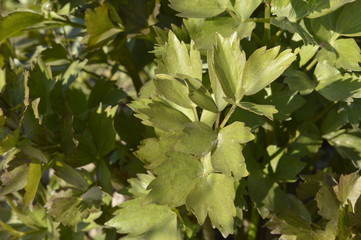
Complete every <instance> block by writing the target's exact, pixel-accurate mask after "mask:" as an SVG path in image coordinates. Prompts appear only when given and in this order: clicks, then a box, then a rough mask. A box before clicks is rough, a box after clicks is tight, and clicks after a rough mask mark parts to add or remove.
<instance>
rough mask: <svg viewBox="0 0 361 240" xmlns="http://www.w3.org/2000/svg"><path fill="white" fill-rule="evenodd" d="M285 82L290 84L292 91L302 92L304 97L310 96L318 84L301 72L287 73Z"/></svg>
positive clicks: (291, 71) (292, 71)
mask: <svg viewBox="0 0 361 240" xmlns="http://www.w3.org/2000/svg"><path fill="white" fill-rule="evenodd" d="M285 75H286V77H285V80H284V82H285V83H287V84H288V87H289V88H290V90H291V91H295V92H300V93H301V94H302V95H307V94H310V93H311V92H312V91H313V89H314V88H315V87H316V83H315V82H314V81H312V80H311V79H310V77H309V76H308V75H307V74H306V73H305V72H303V71H300V70H288V71H286V72H285Z"/></svg>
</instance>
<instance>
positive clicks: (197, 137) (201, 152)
mask: <svg viewBox="0 0 361 240" xmlns="http://www.w3.org/2000/svg"><path fill="white" fill-rule="evenodd" d="M178 139H179V140H178V142H177V143H176V144H175V145H174V150H176V151H179V152H184V153H188V154H192V155H195V156H196V157H199V156H205V155H207V153H209V152H210V151H211V150H212V148H213V147H214V146H215V145H216V141H217V134H216V133H215V132H214V131H213V129H212V128H210V127H209V126H208V125H206V124H205V123H202V122H192V123H188V124H186V125H185V127H184V129H183V134H181V135H180V136H179V137H178Z"/></svg>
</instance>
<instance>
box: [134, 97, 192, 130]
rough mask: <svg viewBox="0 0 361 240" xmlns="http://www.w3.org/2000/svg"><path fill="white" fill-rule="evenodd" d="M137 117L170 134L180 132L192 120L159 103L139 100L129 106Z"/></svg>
mask: <svg viewBox="0 0 361 240" xmlns="http://www.w3.org/2000/svg"><path fill="white" fill-rule="evenodd" d="M129 106H130V107H131V108H133V109H134V111H135V112H137V113H140V115H136V117H138V118H140V119H142V120H145V121H147V122H149V124H150V125H153V126H154V127H157V128H159V129H161V130H164V131H168V132H179V131H181V130H183V128H184V125H185V124H187V123H190V122H191V120H190V119H189V118H188V117H187V116H186V115H184V114H183V113H181V112H180V111H178V110H176V109H174V108H172V107H170V106H169V105H167V104H165V103H163V102H159V101H146V100H137V101H134V102H132V103H131V104H129Z"/></svg>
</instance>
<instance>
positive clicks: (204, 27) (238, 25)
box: [184, 17, 256, 50]
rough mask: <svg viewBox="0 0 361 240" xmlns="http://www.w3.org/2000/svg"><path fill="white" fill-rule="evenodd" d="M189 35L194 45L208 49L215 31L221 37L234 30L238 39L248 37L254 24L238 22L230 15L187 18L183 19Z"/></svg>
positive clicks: (212, 42) (228, 35) (214, 40)
mask: <svg viewBox="0 0 361 240" xmlns="http://www.w3.org/2000/svg"><path fill="white" fill-rule="evenodd" d="M184 25H185V26H186V28H187V30H188V32H189V35H190V36H191V38H192V40H193V41H194V42H195V47H196V48H199V49H201V50H203V49H205V50H210V49H212V46H213V45H214V43H215V42H216V33H219V34H220V35H222V36H223V37H231V35H232V34H233V33H234V32H237V36H238V38H240V39H243V38H248V39H249V38H250V37H251V35H252V32H253V30H254V28H255V27H256V24H255V23H254V22H240V21H239V20H236V19H234V18H231V17H216V18H211V19H203V18H189V19H186V20H184Z"/></svg>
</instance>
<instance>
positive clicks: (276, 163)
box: [267, 145, 306, 181]
mask: <svg viewBox="0 0 361 240" xmlns="http://www.w3.org/2000/svg"><path fill="white" fill-rule="evenodd" d="M267 152H268V155H269V156H270V157H271V159H270V162H269V163H270V167H271V169H272V173H271V174H270V175H271V176H273V177H274V178H276V179H279V180H281V181H295V180H296V179H297V174H299V173H300V172H301V171H302V169H303V168H304V167H305V166H306V163H305V162H302V161H300V159H298V158H297V157H294V156H292V155H287V154H285V152H286V151H285V150H281V149H279V148H278V147H276V146H275V145H269V146H268V147H267Z"/></svg>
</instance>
